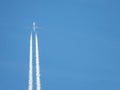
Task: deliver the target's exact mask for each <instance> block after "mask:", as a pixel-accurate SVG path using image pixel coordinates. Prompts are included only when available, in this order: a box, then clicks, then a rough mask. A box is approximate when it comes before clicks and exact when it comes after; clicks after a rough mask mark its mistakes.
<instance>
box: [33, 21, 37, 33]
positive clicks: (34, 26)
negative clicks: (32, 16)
mask: <svg viewBox="0 0 120 90" xmlns="http://www.w3.org/2000/svg"><path fill="white" fill-rule="evenodd" d="M32 28H33V31H34V32H35V29H36V28H37V26H36V24H35V22H33V27H32Z"/></svg>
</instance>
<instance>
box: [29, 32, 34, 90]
mask: <svg viewBox="0 0 120 90" xmlns="http://www.w3.org/2000/svg"><path fill="white" fill-rule="evenodd" d="M32 83H33V80H32V33H31V35H30V61H29V86H28V90H32V89H33V86H32Z"/></svg>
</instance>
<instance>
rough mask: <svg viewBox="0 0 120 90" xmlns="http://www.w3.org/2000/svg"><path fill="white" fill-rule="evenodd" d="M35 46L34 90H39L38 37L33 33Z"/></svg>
mask: <svg viewBox="0 0 120 90" xmlns="http://www.w3.org/2000/svg"><path fill="white" fill-rule="evenodd" d="M35 44H36V90H41V88H40V86H41V85H40V66H39V50H38V49H39V48H38V37H37V33H35Z"/></svg>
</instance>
